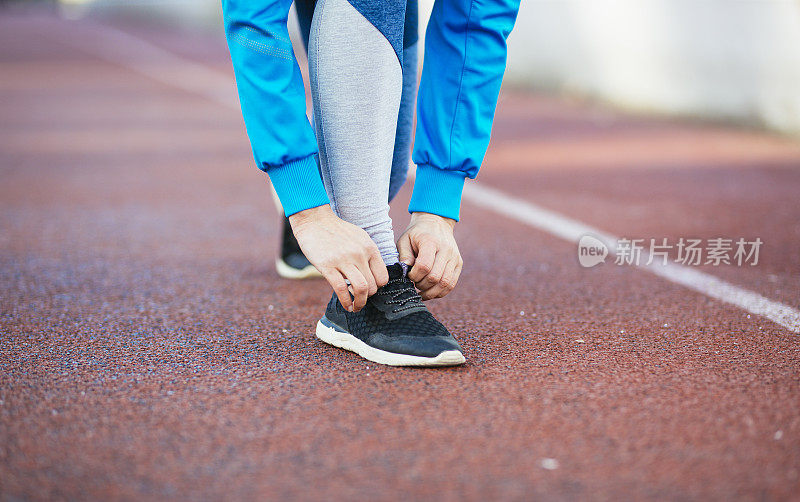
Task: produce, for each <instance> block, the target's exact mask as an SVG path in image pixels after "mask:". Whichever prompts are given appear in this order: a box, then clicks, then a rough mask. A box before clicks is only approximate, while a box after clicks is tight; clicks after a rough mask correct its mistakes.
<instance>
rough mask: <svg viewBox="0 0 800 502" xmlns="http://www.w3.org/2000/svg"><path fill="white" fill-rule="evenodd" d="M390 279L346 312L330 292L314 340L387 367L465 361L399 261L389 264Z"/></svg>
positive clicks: (461, 362) (455, 363) (458, 347)
mask: <svg viewBox="0 0 800 502" xmlns="http://www.w3.org/2000/svg"><path fill="white" fill-rule="evenodd" d="M387 269H388V271H389V283H388V284H386V285H385V286H383V287H381V288H378V292H377V293H375V294H374V295H372V296H371V297H369V298H368V299H367V305H366V306H365V307H364V308H363V309H361V311H359V312H348V311H346V310H345V309H344V307H343V306H342V304H341V302H339V299H338V298H337V297H336V295H335V294H334V295H333V296H332V298H331V301H330V302H329V303H328V308H327V309H326V310H325V315H324V316H322V319H320V320H319V322H318V323H317V338H319V339H320V340H322V341H323V342H326V343H329V344H331V345H334V346H336V347H340V348H343V349H346V350H350V351H352V352H355V353H356V354H358V355H360V356H361V357H363V358H365V359H369V360H370V361H373V362H376V363H380V364H388V365H390V366H454V365H457V364H463V363H464V361H465V359H464V355H463V354H462V353H461V347H460V346H459V345H458V342H456V340H455V338H453V335H451V334H450V333H449V332H448V331H447V328H445V327H444V326H442V323H440V322H439V321H437V320H436V319H434V317H433V315H431V313H430V312H429V311H428V308H427V307H426V306H425V304H424V303H422V299H421V298H420V296H419V294H418V293H417V290H416V289H415V288H414V283H413V282H411V280H410V279H409V278H408V277H406V271H405V268H404V266H403V265H401V264H399V263H396V264H394V265H391V266H389V267H387Z"/></svg>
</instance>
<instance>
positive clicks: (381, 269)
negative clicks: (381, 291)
mask: <svg viewBox="0 0 800 502" xmlns="http://www.w3.org/2000/svg"><path fill="white" fill-rule="evenodd" d="M369 268H370V270H371V271H372V276H373V277H374V278H375V284H376V285H377V286H378V287H381V286H385V285H386V283H387V282H389V271H388V270H386V264H385V263H383V258H381V254H380V253H379V252H378V251H377V250H376V251H375V252H374V253H372V255H371V256H370V258H369ZM373 294H374V293H373Z"/></svg>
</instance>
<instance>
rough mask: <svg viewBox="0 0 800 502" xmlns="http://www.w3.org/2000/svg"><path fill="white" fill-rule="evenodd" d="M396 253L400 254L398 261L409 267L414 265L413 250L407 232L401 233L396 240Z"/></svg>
mask: <svg viewBox="0 0 800 502" xmlns="http://www.w3.org/2000/svg"><path fill="white" fill-rule="evenodd" d="M397 253H398V254H399V255H400V261H402V262H403V263H405V264H406V265H408V266H409V267H410V266H412V265H414V250H413V249H412V248H411V238H410V237H409V236H408V234H406V235H403V236H402V237H400V240H399V241H397Z"/></svg>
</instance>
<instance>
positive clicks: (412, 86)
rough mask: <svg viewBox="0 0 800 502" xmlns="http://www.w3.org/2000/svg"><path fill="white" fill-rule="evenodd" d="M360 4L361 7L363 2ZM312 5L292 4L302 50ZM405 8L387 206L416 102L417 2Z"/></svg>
mask: <svg viewBox="0 0 800 502" xmlns="http://www.w3.org/2000/svg"><path fill="white" fill-rule="evenodd" d="M361 3H363V0H362V2H361ZM316 4H317V0H295V2H294V5H295V10H296V12H297V21H298V23H299V25H300V34H301V36H302V39H303V46H304V47H305V48H306V50H308V40H309V37H310V36H311V20H312V19H313V17H314V9H315V7H316ZM351 4H352V2H351ZM359 6H360V5H359ZM405 7H406V8H405V19H404V20H403V95H402V96H401V97H400V113H399V114H398V115H397V130H396V131H395V138H394V155H393V157H392V174H391V176H390V177H389V202H391V201H392V200H394V197H395V195H397V192H399V191H400V189H401V188H402V187H403V184H404V183H405V182H406V178H407V176H408V163H409V161H410V160H411V139H412V132H413V130H412V129H413V122H414V106H415V105H416V100H417V75H418V57H419V50H418V47H419V46H418V45H417V41H418V40H419V37H418V29H417V25H418V24H419V8H418V6H417V0H406V6H405Z"/></svg>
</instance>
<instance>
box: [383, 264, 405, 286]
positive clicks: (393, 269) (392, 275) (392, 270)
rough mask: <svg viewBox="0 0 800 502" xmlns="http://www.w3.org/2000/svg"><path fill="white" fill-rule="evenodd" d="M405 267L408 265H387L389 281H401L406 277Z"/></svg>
mask: <svg viewBox="0 0 800 502" xmlns="http://www.w3.org/2000/svg"><path fill="white" fill-rule="evenodd" d="M406 267H408V265H406V264H405V263H399V262H398V263H394V264H392V265H388V266H387V267H386V270H387V271H388V272H389V280H390V281H391V280H393V279H402V278H403V277H404V276H405V275H406Z"/></svg>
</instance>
